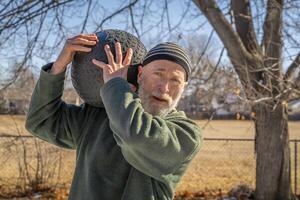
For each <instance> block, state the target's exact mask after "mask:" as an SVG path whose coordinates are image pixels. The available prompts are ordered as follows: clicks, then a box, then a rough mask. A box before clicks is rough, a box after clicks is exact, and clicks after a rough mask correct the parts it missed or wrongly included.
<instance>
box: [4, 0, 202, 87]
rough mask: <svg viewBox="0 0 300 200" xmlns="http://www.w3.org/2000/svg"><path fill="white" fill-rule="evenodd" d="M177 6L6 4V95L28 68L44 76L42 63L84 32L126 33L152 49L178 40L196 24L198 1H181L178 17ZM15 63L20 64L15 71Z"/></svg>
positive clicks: (139, 1) (74, 0)
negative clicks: (192, 9)
mask: <svg viewBox="0 0 300 200" xmlns="http://www.w3.org/2000/svg"><path fill="white" fill-rule="evenodd" d="M173 3H174V0H164V1H163V2H161V1H150V0H124V1H116V2H114V3H111V2H110V3H104V2H102V1H95V0H83V1H79V0H62V1H53V0H45V1H39V0H31V1H9V0H3V1H1V2H0V59H1V61H2V62H1V63H0V72H3V73H1V74H2V77H0V90H4V89H6V88H7V87H9V86H10V85H12V84H13V83H14V82H15V80H16V79H17V77H18V76H19V74H20V73H21V71H23V70H24V69H25V68H28V67H31V68H33V70H32V71H36V73H38V71H39V68H37V66H38V67H40V66H39V65H40V63H46V62H50V61H53V60H54V59H55V57H56V56H57V54H58V53H59V49H61V48H62V45H63V43H64V41H65V40H66V39H67V38H68V37H71V36H73V35H76V34H78V33H80V32H85V33H93V32H97V31H101V30H103V29H108V28H114V29H123V30H126V31H128V32H131V33H133V34H135V35H136V36H137V37H139V38H140V39H142V40H143V42H144V43H146V46H149V47H150V46H151V45H152V44H153V43H156V42H159V41H162V40H166V39H170V38H171V37H173V39H174V38H175V39H177V35H180V34H181V33H184V32H185V31H186V29H187V28H185V26H182V24H184V25H186V24H188V23H191V21H193V20H196V19H195V18H194V19H193V20H191V18H190V17H189V15H190V7H191V5H192V2H190V1H188V0H185V1H182V2H180V4H181V5H182V6H181V7H182V11H181V12H180V13H176V19H175V18H172V16H174V14H173V15H171V14H170V12H171V11H172V4H173ZM175 3H176V2H175ZM112 4H113V5H112ZM196 28H198V27H195V28H194V29H196ZM151 47H152V46H151ZM15 61H16V62H17V63H19V65H18V67H17V68H15V69H13V70H11V69H10V68H11V67H10V66H12V65H14V62H15ZM34 69H35V70H34ZM1 70H3V71H1Z"/></svg>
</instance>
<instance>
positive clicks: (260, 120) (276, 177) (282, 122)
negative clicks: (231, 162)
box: [253, 103, 294, 200]
mask: <svg viewBox="0 0 300 200" xmlns="http://www.w3.org/2000/svg"><path fill="white" fill-rule="evenodd" d="M253 110H254V111H255V112H256V120H255V128H256V138H255V140H256V141H255V150H256V155H257V159H256V161H257V165H256V191H255V199H256V200H290V199H294V198H293V197H292V192H291V184H290V180H291V177H290V147H289V135H288V119H287V112H286V107H285V106H284V105H283V104H279V105H278V106H277V107H276V109H275V110H273V108H272V107H271V106H268V105H266V104H262V103H260V104H257V105H256V106H254V108H253Z"/></svg>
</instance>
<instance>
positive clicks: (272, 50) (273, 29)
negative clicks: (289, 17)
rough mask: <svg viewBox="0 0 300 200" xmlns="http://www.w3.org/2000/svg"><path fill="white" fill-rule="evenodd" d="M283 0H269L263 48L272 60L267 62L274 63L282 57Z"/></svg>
mask: <svg viewBox="0 0 300 200" xmlns="http://www.w3.org/2000/svg"><path fill="white" fill-rule="evenodd" d="M282 10H283V3H282V0H269V1H268V5H267V14H266V18H265V22H264V36H263V48H264V52H265V56H266V57H267V58H272V59H268V60H269V61H270V60H271V62H267V64H269V65H272V64H273V63H275V62H279V60H278V59H279V58H280V57H281V51H282V50H281V49H282V48H281V47H282V41H281V37H282V32H281V28H282Z"/></svg>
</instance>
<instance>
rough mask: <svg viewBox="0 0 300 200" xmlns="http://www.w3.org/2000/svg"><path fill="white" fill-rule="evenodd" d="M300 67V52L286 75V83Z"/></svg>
mask: <svg viewBox="0 0 300 200" xmlns="http://www.w3.org/2000/svg"><path fill="white" fill-rule="evenodd" d="M299 65H300V52H299V53H298V55H297V56H296V58H295V60H294V61H293V62H292V64H291V65H290V66H289V67H288V70H287V72H286V74H285V77H284V79H285V81H290V80H291V78H292V75H293V74H294V72H295V71H296V69H297V67H298V66H299Z"/></svg>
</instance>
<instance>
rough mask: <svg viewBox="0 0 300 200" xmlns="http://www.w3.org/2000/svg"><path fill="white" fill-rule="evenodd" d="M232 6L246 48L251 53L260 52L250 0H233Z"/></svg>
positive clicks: (238, 31) (238, 30)
mask: <svg viewBox="0 0 300 200" xmlns="http://www.w3.org/2000/svg"><path fill="white" fill-rule="evenodd" d="M231 7H232V10H233V16H234V21H235V28H236V31H237V33H238V35H239V36H240V38H241V40H242V42H243V44H244V46H245V48H246V49H247V50H248V51H249V52H251V53H257V52H260V47H259V45H258V42H257V39H256V34H255V31H254V26H253V20H252V19H253V18H252V12H251V7H250V2H249V1H248V0H232V1H231Z"/></svg>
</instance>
